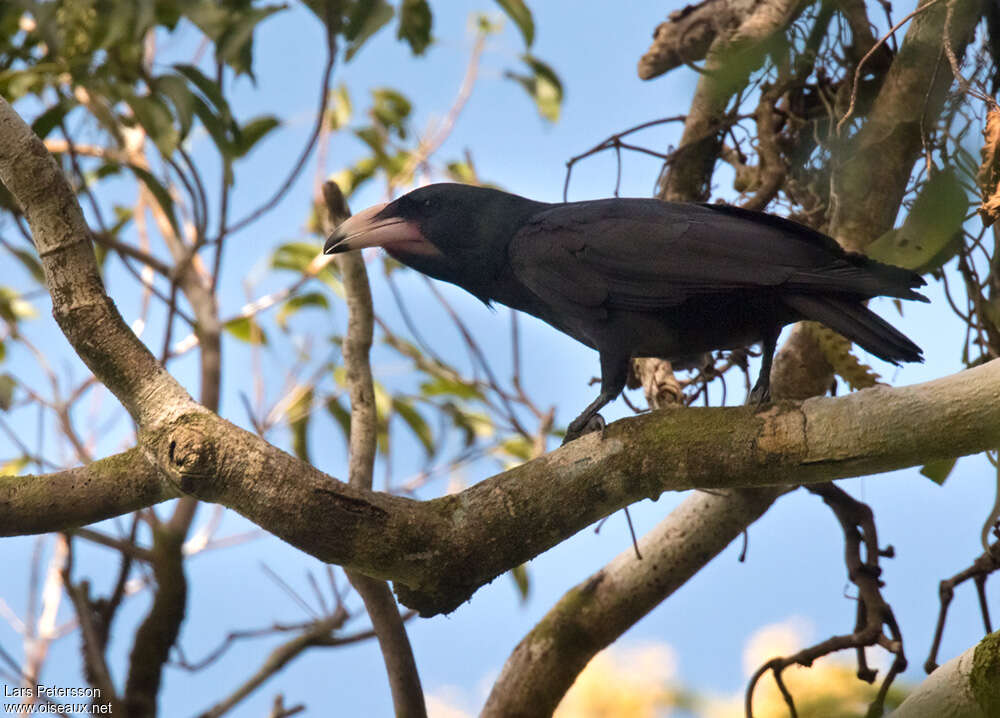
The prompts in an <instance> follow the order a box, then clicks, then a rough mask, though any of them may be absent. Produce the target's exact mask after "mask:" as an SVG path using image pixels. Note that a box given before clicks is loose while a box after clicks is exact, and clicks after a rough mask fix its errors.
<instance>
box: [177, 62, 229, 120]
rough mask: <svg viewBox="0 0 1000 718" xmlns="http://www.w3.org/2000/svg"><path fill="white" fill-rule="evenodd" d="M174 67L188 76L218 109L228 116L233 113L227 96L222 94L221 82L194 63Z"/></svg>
mask: <svg viewBox="0 0 1000 718" xmlns="http://www.w3.org/2000/svg"><path fill="white" fill-rule="evenodd" d="M174 69H175V70H177V72H178V73H180V74H181V75H183V76H184V77H186V78H187V79H188V80H189V81H190V82H191V84H192V85H194V86H195V87H197V88H198V90H199V91H201V94H203V95H204V96H205V97H206V98H207V99H208V101H209V102H211V103H212V104H213V105H214V106H215V108H216V109H217V110H218V111H220V112H223V113H225V114H226V115H227V116H228V115H230V114H231V113H230V111H229V103H228V102H226V98H225V96H224V95H223V94H222V88H221V87H219V83H217V82H216V81H215V80H213V79H212V78H210V77H209V76H208V75H206V74H205V73H204V72H202V71H201V70H199V69H198V68H197V67H195V66H194V65H185V64H183V63H180V64H177V65H174Z"/></svg>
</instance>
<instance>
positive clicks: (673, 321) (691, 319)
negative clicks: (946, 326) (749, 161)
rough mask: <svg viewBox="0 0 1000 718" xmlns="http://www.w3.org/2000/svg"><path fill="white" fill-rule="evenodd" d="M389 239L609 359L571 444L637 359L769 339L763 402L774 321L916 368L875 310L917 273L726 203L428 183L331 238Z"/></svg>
mask: <svg viewBox="0 0 1000 718" xmlns="http://www.w3.org/2000/svg"><path fill="white" fill-rule="evenodd" d="M376 246H379V247H384V248H385V250H386V251H387V252H388V253H389V254H390V256H392V257H394V258H395V259H397V260H399V261H400V262H402V263H403V264H406V265H408V266H410V267H412V268H414V269H416V270H418V271H420V272H423V273H424V274H427V275H429V276H431V277H434V278H436V279H441V280H443V281H446V282H451V283H452V284H457V285H458V286H460V287H462V288H463V289H465V290H467V291H469V292H471V293H472V294H474V295H475V296H476V297H478V298H479V299H481V300H482V301H483V302H485V303H486V304H487V305H489V304H490V303H492V302H500V303H501V304H506V305H507V306H508V307H512V308H514V309H518V310H520V311H522V312H527V313H528V314H532V315H534V316H536V317H538V318H539V319H541V320H543V321H545V322H548V323H549V324H551V325H552V326H553V327H555V328H556V329H558V330H559V331H561V332H564V333H566V334H568V335H570V336H571V337H573V338H574V339H577V340H578V341H580V342H583V343H584V344H586V345H587V346H589V347H592V348H594V349H596V350H597V351H598V352H600V357H601V393H600V395H598V397H597V399H595V400H594V401H593V402H592V403H591V404H590V406H588V407H587V408H586V409H584V411H583V413H582V414H580V416H578V417H577V418H576V419H574V420H573V421H572V422H571V423H570V425H569V428H568V430H567V434H566V441H570V440H572V439H574V438H576V437H578V436H580V435H581V434H583V433H586V432H587V431H588V430H592V429H593V428H595V427H594V424H595V423H596V424H597V425H598V426H603V419H601V418H600V415H599V414H598V412H599V411H600V410H601V408H603V407H604V406H605V405H606V404H607V403H608V402H610V401H612V400H613V399H614V398H615V397H617V396H618V394H620V393H621V391H622V389H624V387H625V382H626V378H627V376H628V368H629V362H630V361H631V359H632V358H633V357H660V358H664V359H669V360H671V361H674V362H675V363H677V364H678V365H680V366H684V365H685V364H686V363H687V364H689V363H690V361H691V358H692V357H697V356H699V355H702V354H703V353H704V352H707V351H710V350H713V349H732V348H736V347H742V346H747V345H750V344H753V343H756V342H761V344H762V346H763V358H762V360H761V368H760V376H759V377H758V379H757V383H756V385H755V386H754V388H753V391H752V392H751V394H750V397H749V398H748V402H757V403H760V402H764V401H767V400H768V399H769V397H770V377H771V360H772V359H773V357H774V349H775V343H776V342H777V338H778V333H779V332H780V331H781V327H783V326H784V325H785V324H789V323H791V322H795V321H799V320H803V319H812V320H815V321H818V322H821V323H823V324H825V325H826V326H828V327H829V328H831V329H833V330H835V331H837V332H839V333H840V334H843V335H844V336H845V337H847V338H848V339H850V340H851V341H853V342H855V343H857V344H859V345H860V346H861V347H863V348H864V349H866V350H867V351H869V352H871V353H872V354H874V355H875V356H877V357H880V358H882V359H884V360H886V361H889V362H892V363H894V364H898V363H899V362H901V361H907V362H913V361H922V360H923V359H922V357H921V350H920V347H918V346H917V345H916V344H914V343H913V342H911V341H910V340H909V339H907V338H906V337H905V336H904V335H903V334H901V333H900V332H899V331H897V330H896V329H894V328H893V327H892V326H891V325H890V324H889V323H888V322H886V321H885V320H883V319H882V318H881V317H879V316H878V315H876V314H874V313H873V312H871V311H869V310H868V309H867V308H866V307H865V305H864V301H865V300H866V299H870V298H871V297H875V296H890V297H899V298H901V299H919V300H921V301H925V302H926V301H928V300H927V298H926V297H924V296H922V295H921V294H918V293H917V292H915V291H913V288H914V287H919V286H922V285H923V284H924V280H923V279H921V278H920V276H919V275H917V274H916V273H914V272H910V271H908V270H905V269H901V268H899V267H893V266H889V265H886V264H880V263H879V262H875V261H873V260H871V259H868V258H867V257H864V256H863V255H860V254H854V253H849V252H846V251H844V250H843V249H842V248H841V247H840V245H838V244H837V243H836V242H835V241H834V240H833V239H831V238H830V237H827V236H826V235H823V234H820V233H819V232H816V231H814V230H812V229H809V228H808V227H805V226H803V225H800V224H797V223H795V222H792V221H790V220H787V219H782V218H780V217H776V216H774V215H770V214H765V213H762V212H753V211H750V210H745V209H740V208H738V207H731V206H726V205H718V204H678V203H673V202H662V201H660V200H656V199H601V200H591V201H586V202H569V203H564V204H547V203H544V202H535V201H532V200H530V199H526V198H524V197H518V196H517V195H513V194H508V193H506V192H501V191H498V190H495V189H487V188H482V187H472V186H468V185H460V184H434V185H428V186H426V187H422V188H420V189H417V190H414V191H413V192H410V193H409V194H406V195H403V196H402V197H400V198H399V199H397V200H395V201H393V202H388V203H386V204H380V205H376V206H374V207H370V208H369V209H366V210H365V211H363V212H361V213H360V214H357V215H355V216H354V217H352V218H351V219H349V220H347V221H346V222H344V223H343V224H341V225H340V226H339V227H338V228H337V229H336V230H335V231H334V233H333V234H332V235H331V236H330V237H329V238H328V239H327V241H326V245H325V246H324V248H323V251H324V252H326V253H327V254H336V253H339V252H346V251H349V250H352V249H361V248H363V247H376Z"/></svg>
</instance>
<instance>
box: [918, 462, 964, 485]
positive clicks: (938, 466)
mask: <svg viewBox="0 0 1000 718" xmlns="http://www.w3.org/2000/svg"><path fill="white" fill-rule="evenodd" d="M957 462H958V459H940V460H938V461H932V462H930V463H928V464H924V466H923V468H922V469H920V473H921V474H923V475H924V476H926V477H927V478H928V479H930V480H931V481H933V482H934V483H935V484H938V485H939V486H940V485H941V484H943V483H944V482H945V479H947V478H948V475H949V474H951V470H952V469H954V468H955V464H956V463H957Z"/></svg>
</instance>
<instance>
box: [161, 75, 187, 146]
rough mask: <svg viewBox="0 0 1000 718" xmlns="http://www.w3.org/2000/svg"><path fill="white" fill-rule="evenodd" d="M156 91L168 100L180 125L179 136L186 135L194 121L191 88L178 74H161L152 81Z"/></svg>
mask: <svg viewBox="0 0 1000 718" xmlns="http://www.w3.org/2000/svg"><path fill="white" fill-rule="evenodd" d="M154 87H155V88H156V91H157V92H159V93H160V94H162V95H163V96H164V97H166V98H167V99H168V100H170V104H171V105H172V106H173V108H174V115H175V116H176V117H177V124H178V125H179V126H180V138H181V139H184V138H185V137H187V134H188V132H190V131H191V123H192V122H193V121H194V95H193V94H192V93H191V88H190V87H188V83H187V82H185V81H184V79H183V78H182V77H180V76H179V75H161V76H160V77H157V78H156V80H155V81H154Z"/></svg>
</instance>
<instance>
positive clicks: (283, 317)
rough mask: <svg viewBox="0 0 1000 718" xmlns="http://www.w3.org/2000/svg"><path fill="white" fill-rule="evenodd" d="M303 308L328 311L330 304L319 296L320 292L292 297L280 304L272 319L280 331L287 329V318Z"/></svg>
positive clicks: (324, 296)
mask: <svg viewBox="0 0 1000 718" xmlns="http://www.w3.org/2000/svg"><path fill="white" fill-rule="evenodd" d="M305 307H319V308H320V309H329V308H330V302H329V301H327V298H326V295H325V294H321V293H320V292H309V293H307V294H300V295H298V296H296V297H292V298H291V299H289V300H288V301H286V302H285V303H284V304H282V305H281V308H280V309H279V310H278V313H277V314H276V315H275V317H274V319H275V321H276V322H277V323H278V326H279V327H281V328H282V329H288V318H289V317H290V316H292V315H293V314H295V313H296V312H298V311H299V310H301V309H304V308H305Z"/></svg>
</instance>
